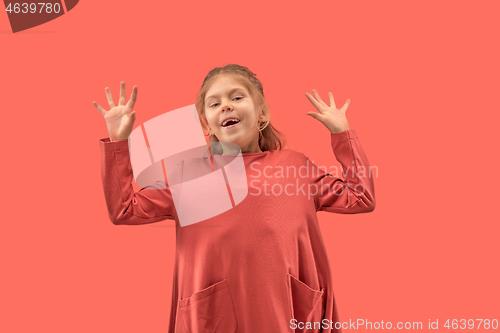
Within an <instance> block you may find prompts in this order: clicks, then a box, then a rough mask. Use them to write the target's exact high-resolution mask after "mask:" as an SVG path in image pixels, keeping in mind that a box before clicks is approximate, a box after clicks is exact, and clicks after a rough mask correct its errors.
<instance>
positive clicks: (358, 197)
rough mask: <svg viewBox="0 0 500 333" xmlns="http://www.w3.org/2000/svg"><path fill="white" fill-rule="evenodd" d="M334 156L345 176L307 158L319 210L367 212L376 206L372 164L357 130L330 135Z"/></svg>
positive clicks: (310, 183)
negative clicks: (325, 169)
mask: <svg viewBox="0 0 500 333" xmlns="http://www.w3.org/2000/svg"><path fill="white" fill-rule="evenodd" d="M331 145H332V149H333V152H334V154H335V158H336V159H337V161H339V162H340V164H341V165H342V169H343V172H342V177H343V178H340V177H338V176H337V175H332V174H331V173H327V172H325V171H324V170H323V169H320V168H319V167H318V166H316V165H315V164H314V163H313V162H311V161H310V160H309V158H307V157H305V158H306V165H307V167H308V170H309V191H310V192H311V194H313V195H314V203H315V205H316V211H326V212H332V213H340V214H355V213H368V212H372V211H373V210H374V209H375V187H374V184H373V173H372V170H371V168H370V163H369V162H368V159H367V157H366V155H365V153H364V151H363V147H361V143H360V141H359V138H358V135H357V133H356V130H354V129H349V130H345V131H342V132H339V133H332V134H331Z"/></svg>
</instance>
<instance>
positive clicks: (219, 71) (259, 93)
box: [195, 64, 286, 154]
mask: <svg viewBox="0 0 500 333" xmlns="http://www.w3.org/2000/svg"><path fill="white" fill-rule="evenodd" d="M221 76H228V77H230V78H232V79H233V80H234V81H236V82H238V83H239V84H241V85H243V86H244V87H245V88H246V89H247V90H248V92H249V93H250V95H251V97H252V99H253V101H254V104H255V107H256V109H258V110H263V112H264V115H265V116H267V119H268V124H267V125H265V127H264V126H262V127H264V129H263V130H262V131H260V134H259V147H260V150H262V151H263V152H264V151H268V150H281V149H284V147H285V145H286V138H285V135H284V134H283V133H282V132H280V131H278V130H277V129H276V128H275V127H274V126H273V125H272V124H271V114H270V111H269V106H268V104H267V102H266V99H265V98H264V89H263V87H262V83H261V82H260V81H259V79H257V78H256V77H255V76H256V75H255V74H254V73H252V71H250V70H249V69H248V68H247V67H244V66H240V65H236V64H228V65H226V66H224V67H216V68H214V69H212V70H211V71H210V72H209V73H208V75H207V76H206V77H205V80H203V84H202V85H201V89H200V91H199V92H198V94H197V96H196V103H195V106H196V110H197V112H198V117H199V118H200V120H201V125H202V126H203V128H204V129H205V130H206V131H208V121H207V118H206V116H205V96H206V93H207V91H208V89H209V88H210V86H211V85H212V84H213V83H214V81H215V80H216V79H217V78H219V77H221ZM210 142H211V143H212V142H219V139H218V138H217V137H216V136H210ZM215 146H218V147H220V145H214V147H215ZM211 148H212V145H210V147H209V148H208V149H209V153H210V154H212V149H211ZM214 153H216V152H214ZM219 153H220V150H219Z"/></svg>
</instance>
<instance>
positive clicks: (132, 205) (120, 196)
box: [99, 138, 176, 225]
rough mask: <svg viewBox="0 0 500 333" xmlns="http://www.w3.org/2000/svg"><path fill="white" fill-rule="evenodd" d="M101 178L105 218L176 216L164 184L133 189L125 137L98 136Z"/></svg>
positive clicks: (139, 220) (131, 220)
mask: <svg viewBox="0 0 500 333" xmlns="http://www.w3.org/2000/svg"><path fill="white" fill-rule="evenodd" d="M99 144H100V146H101V179H102V185H103V189H104V197H105V199H106V205H107V208H108V215H109V219H110V220H111V222H113V224H117V225H118V224H134V225H137V224H147V223H153V222H159V221H163V220H166V219H172V220H173V219H174V216H176V215H175V214H176V211H175V206H174V202H173V199H172V194H171V192H170V190H169V188H168V186H167V187H166V189H162V188H154V187H153V186H148V187H146V188H143V189H141V190H140V191H138V192H134V188H133V186H132V180H133V173H132V165H131V162H130V155H129V148H128V140H120V141H110V139H109V138H105V139H101V140H99Z"/></svg>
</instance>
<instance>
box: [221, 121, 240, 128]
mask: <svg viewBox="0 0 500 333" xmlns="http://www.w3.org/2000/svg"><path fill="white" fill-rule="evenodd" d="M241 122H242V120H240V121H238V122H237V123H236V124H233V125H229V126H222V128H224V129H228V128H233V127H234V126H238V125H239V124H240V123H241Z"/></svg>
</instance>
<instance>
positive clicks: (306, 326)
mask: <svg viewBox="0 0 500 333" xmlns="http://www.w3.org/2000/svg"><path fill="white" fill-rule="evenodd" d="M288 286H289V292H290V295H291V300H290V304H291V307H292V317H293V319H295V320H296V324H297V325H299V323H300V326H299V327H302V328H298V327H297V328H296V329H295V333H317V332H320V331H321V320H322V319H323V315H324V312H325V311H324V307H323V297H324V293H325V289H324V288H321V290H315V289H312V288H311V287H309V286H308V285H307V284H305V283H304V282H302V281H300V280H299V279H297V278H296V277H294V276H293V275H291V274H290V273H288Z"/></svg>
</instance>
